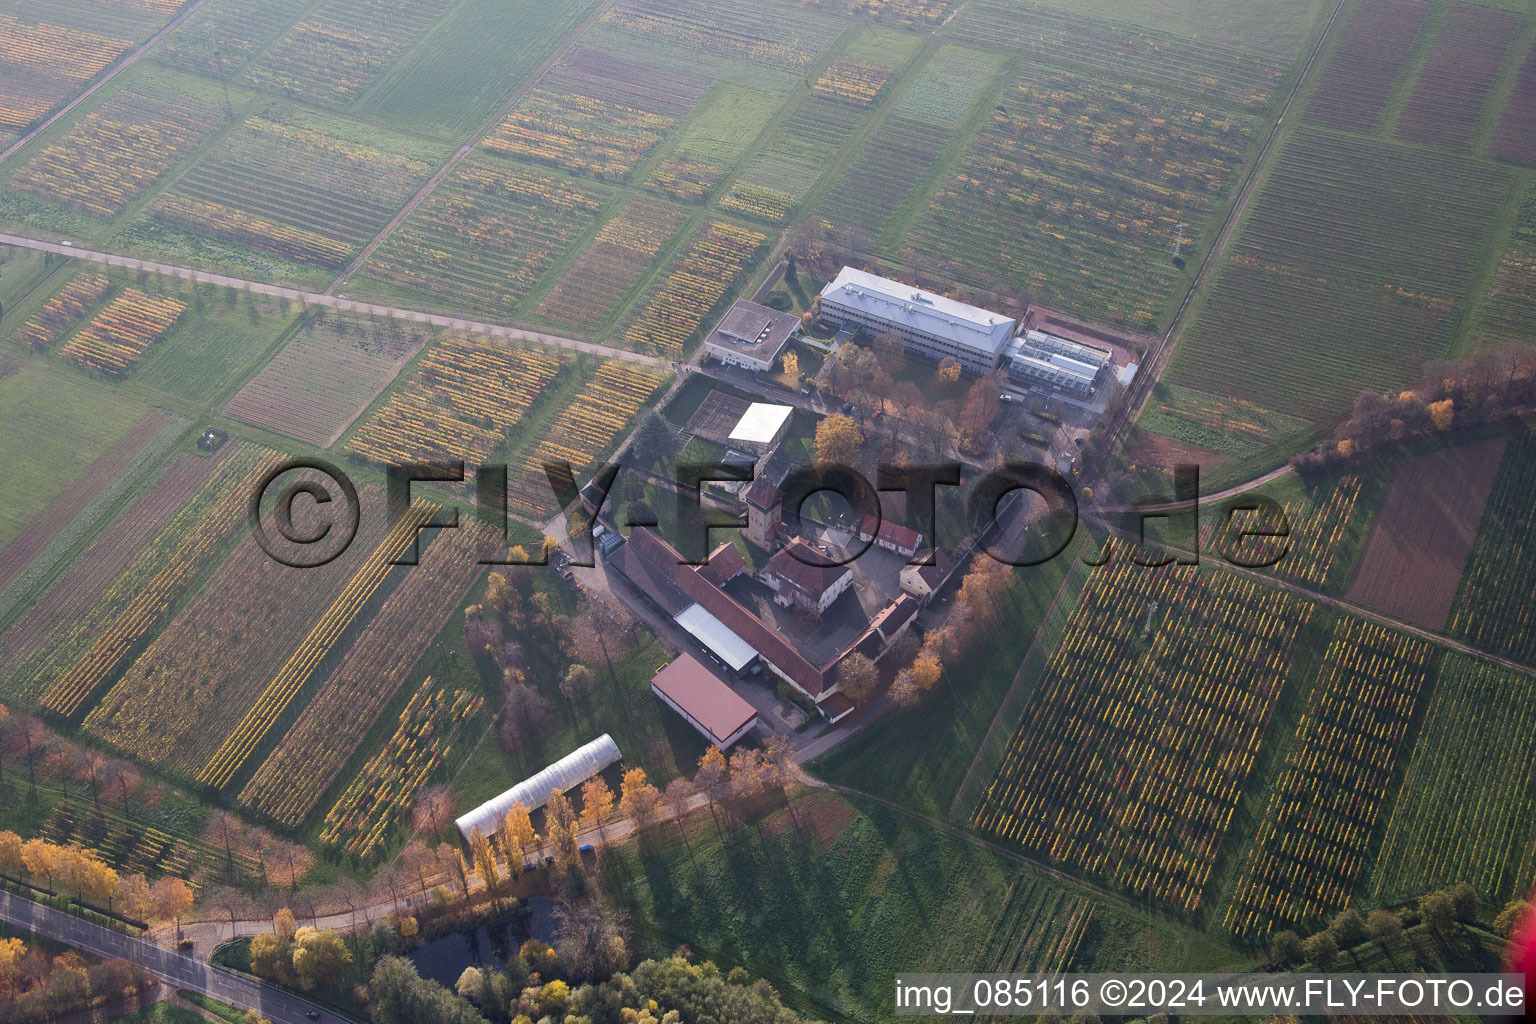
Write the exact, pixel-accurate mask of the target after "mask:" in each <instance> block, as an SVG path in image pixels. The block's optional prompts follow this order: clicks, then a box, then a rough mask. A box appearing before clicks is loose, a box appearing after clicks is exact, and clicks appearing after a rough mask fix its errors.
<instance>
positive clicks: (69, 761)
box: [0, 704, 158, 810]
mask: <svg viewBox="0 0 1536 1024" xmlns="http://www.w3.org/2000/svg"><path fill="white" fill-rule="evenodd" d="M7 761H9V762H10V763H11V764H12V765H19V764H25V765H26V769H27V781H28V782H29V783H30V784H31V785H32V786H34V787H35V786H36V785H37V773H38V772H39V771H42V773H43V775H44V777H45V778H47V779H51V780H52V781H53V782H55V783H57V784H59V785H60V786H61V788H63V790H64V792H65V794H66V795H68V792H69V789H70V787H71V786H72V785H79V786H81V787H82V788H83V789H84V790H85V791H86V792H88V793H89V794H90V797H91V800H92V801H93V802H94V803H95V805H96V806H97V807H98V808H100V807H101V805H102V804H103V803H105V804H107V805H109V806H112V807H120V808H123V809H124V810H131V809H132V808H133V807H134V806H135V805H136V804H139V803H142V802H143V801H142V800H135V799H134V798H135V796H138V795H139V794H140V790H141V788H142V787H143V785H144V777H143V775H142V774H141V773H140V772H139V770H138V769H137V768H136V767H134V766H133V764H132V763H130V762H128V761H124V760H122V759H121V758H115V757H108V756H107V755H105V754H103V753H102V752H101V751H99V750H94V749H92V748H90V747H81V746H78V745H76V744H74V743H71V742H69V741H68V740H66V739H64V738H63V737H61V736H58V735H56V734H55V733H54V732H53V730H51V729H49V728H48V727H47V726H46V725H44V724H43V722H42V721H40V720H39V719H37V718H34V717H32V716H31V715H25V714H19V713H18V714H12V713H11V712H10V711H9V710H8V709H7V708H6V707H5V706H4V705H3V704H0V782H3V781H4V779H5V772H6V763H7ZM155 795H156V797H158V793H156V794H155Z"/></svg>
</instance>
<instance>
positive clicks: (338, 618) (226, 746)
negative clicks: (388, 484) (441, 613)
mask: <svg viewBox="0 0 1536 1024" xmlns="http://www.w3.org/2000/svg"><path fill="white" fill-rule="evenodd" d="M439 510H440V507H439V506H437V505H434V504H432V503H430V502H418V503H417V504H415V505H412V506H411V508H410V510H409V511H408V512H407V513H406V514H405V515H403V516H401V517H400V521H399V522H398V523H396V524H395V525H394V527H393V528H392V529H391V530H390V531H389V533H388V534H387V535H386V536H385V538H384V540H383V541H382V542H381V543H380V544H379V546H378V547H377V548H375V549H374V551H373V553H372V554H371V555H369V556H368V560H367V561H366V562H364V563H363V564H362V567H361V568H359V569H358V570H357V573H356V574H355V575H353V577H352V578H351V579H350V580H348V581H347V585H346V586H345V587H343V588H342V591H341V593H340V594H338V595H337V597H336V600H335V601H334V602H333V603H332V604H331V606H330V607H329V608H327V609H326V610H325V614H324V615H322V616H320V618H319V620H318V621H317V622H316V623H315V625H314V628H313V629H311V630H310V631H309V635H308V636H307V637H305V638H304V642H303V643H301V644H299V646H298V647H297V648H295V649H294V652H293V654H292V655H290V656H289V658H288V660H287V661H286V662H284V663H283V667H282V668H281V669H279V670H278V672H277V675H275V676H273V677H272V681H271V682H269V683H268V684H267V688H266V689H265V690H263V691H262V692H261V696H259V697H257V698H256V702H255V704H253V705H252V706H251V709H250V710H249V711H247V712H246V713H245V717H244V718H242V719H241V720H240V724H239V725H237V726H235V731H234V732H232V733H230V734H229V736H228V737H227V738H226V739H225V740H224V742H223V743H222V744H220V745H219V749H218V750H216V751H215V752H214V754H213V756H212V757H210V758H209V759H208V763H207V764H205V765H203V768H202V770H201V771H199V772H198V773H197V781H199V782H201V783H202V784H203V785H205V786H209V787H211V788H213V789H223V788H224V787H226V786H228V785H229V784H230V781H231V780H233V779H234V777H235V776H236V775H237V774H239V772H240V771H241V769H242V768H243V767H244V766H245V763H246V761H247V760H249V759H250V757H251V755H252V754H253V753H254V752H255V750H256V748H257V747H258V746H260V745H261V743H262V742H263V740H265V738H266V736H267V733H268V732H270V731H271V730H272V727H273V726H274V725H276V724H277V720H278V719H279V718H281V717H282V716H283V713H284V712H286V711H287V710H288V708H289V707H290V706H291V705H292V704H293V702H294V700H295V699H296V698H297V697H298V695H299V692H300V691H301V690H302V689H303V688H304V686H305V684H306V683H307V682H308V681H309V677H310V676H311V675H312V674H313V673H314V671H315V669H316V667H317V666H318V665H319V664H320V662H321V660H322V659H323V658H325V657H326V655H328V654H329V653H330V652H331V649H332V648H333V647H335V646H336V645H337V643H339V642H340V640H341V638H342V636H343V635H345V634H346V632H347V630H348V629H349V628H350V627H351V625H352V623H353V622H354V621H355V620H356V619H357V617H358V616H359V615H361V614H362V612H363V609H364V608H365V607H367V606H368V602H369V601H370V600H372V598H373V596H374V594H375V593H377V592H378V590H379V588H380V587H382V586H383V585H384V582H385V580H386V578H387V577H389V576H390V570H391V569H395V568H398V567H399V563H400V560H401V559H402V558H404V557H405V556H406V554H407V552H411V551H415V550H416V545H417V535H418V534H419V533H420V531H421V528H422V527H424V526H426V525H427V524H429V523H430V522H432V519H433V517H434V515H435V513H437V512H438V511H439Z"/></svg>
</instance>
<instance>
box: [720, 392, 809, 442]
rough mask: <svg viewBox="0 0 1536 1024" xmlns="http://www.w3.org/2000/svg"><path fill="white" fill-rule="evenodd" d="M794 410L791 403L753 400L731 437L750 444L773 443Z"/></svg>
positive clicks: (733, 429)
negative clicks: (774, 403) (770, 402)
mask: <svg viewBox="0 0 1536 1024" xmlns="http://www.w3.org/2000/svg"><path fill="white" fill-rule="evenodd" d="M794 411H795V410H794V407H793V406H789V405H769V404H768V403H767V402H753V403H752V404H751V405H749V406H747V411H746V412H745V413H743V414H742V416H741V419H739V420H737V421H736V426H735V427H733V428H732V429H731V433H730V439H731V440H732V441H745V442H747V443H748V444H772V443H773V441H774V439H775V438H777V437H778V436H779V431H780V430H783V429H784V424H785V423H786V422H788V420H789V416H790V414H791V413H793V412H794Z"/></svg>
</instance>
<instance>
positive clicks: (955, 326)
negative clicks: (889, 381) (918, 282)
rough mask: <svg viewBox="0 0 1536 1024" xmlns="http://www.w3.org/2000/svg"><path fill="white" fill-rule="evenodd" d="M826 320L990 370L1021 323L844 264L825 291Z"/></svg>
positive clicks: (933, 355)
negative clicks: (891, 336)
mask: <svg viewBox="0 0 1536 1024" xmlns="http://www.w3.org/2000/svg"><path fill="white" fill-rule="evenodd" d="M821 319H822V320H824V321H826V322H828V323H831V324H835V325H837V326H839V327H847V328H850V329H852V330H863V331H864V332H866V333H868V334H885V333H888V332H889V333H895V334H898V335H900V336H901V340H902V341H903V342H904V343H905V344H906V346H907V349H908V350H909V351H912V352H917V353H919V354H920V355H924V356H927V357H928V358H930V359H935V360H938V359H943V358H945V357H946V356H953V357H954V358H955V359H958V360H959V361H960V364H961V365H962V366H964V367H965V368H966V369H967V370H972V371H974V372H976V373H987V372H989V371H991V370H992V369H994V368H995V367H996V366H997V364H998V361H999V360H1000V359H1001V358H1002V355H1003V346H1004V345H1006V344H1007V342H1008V339H1009V338H1010V337H1012V336H1013V332H1014V330H1015V329H1016V328H1017V326H1018V321H1017V320H1014V319H1011V318H1009V317H1006V316H1003V315H1002V314H1001V313H993V312H991V311H990V310H985V309H981V308H979V307H977V306H971V305H968V304H966V303H964V302H956V301H955V300H954V299H949V298H945V297H944V296H942V295H936V294H934V293H933V292H928V291H923V290H922V289H921V288H914V287H912V286H911V285H909V284H902V283H901V282H900V281H892V280H890V279H889V278H885V277H878V276H876V275H874V274H868V273H865V272H864V271H862V270H855V269H854V268H852V267H844V268H843V269H842V272H841V273H839V274H838V275H837V278H836V279H835V280H834V281H832V283H831V284H829V285H827V286H826V287H825V288H823V289H822V291H821Z"/></svg>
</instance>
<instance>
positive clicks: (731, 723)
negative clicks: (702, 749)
mask: <svg viewBox="0 0 1536 1024" xmlns="http://www.w3.org/2000/svg"><path fill="white" fill-rule="evenodd" d="M651 692H652V693H654V694H656V696H657V697H659V698H661V702H662V703H663V704H665V705H667V707H669V708H671V709H672V710H673V711H676V712H677V713H678V714H679V715H681V716H683V719H684V720H685V721H687V723H688V724H689V725H691V726H693V727H694V728H695V729H697V730H698V731H699V733H700V735H702V736H703V737H704V738H705V739H706V740H708V741H709V742H710V743H712V744H714V745H715V746H717V747H719V748H720V749H721V750H727V749H729V748H730V747H731V746H732V745H733V744H734V743H735V742H736V741H737V740H739V739H741V738H742V737H743V736H745V735H746V734H747V733H749V732H751V731H752V727H753V726H754V725H756V724H757V711H756V710H754V709H753V707H752V705H751V704H748V703H747V702H746V701H745V700H743V699H742V697H741V696H740V695H739V694H737V693H736V691H735V690H732V689H731V688H730V687H729V686H726V685H725V683H723V682H721V681H720V679H719V678H718V677H716V675H715V674H714V673H713V672H711V671H710V670H709V669H708V668H706V667H705V666H704V665H702V664H700V663H699V662H698V661H697V660H695V659H694V658H693V657H691V656H690V655H687V654H684V655H682V656H681V657H679V658H678V659H677V660H676V661H674V662H672V664H670V665H668V666H667V667H666V668H664V669H662V670H661V671H660V672H658V673H656V675H655V677H654V678H652V679H651Z"/></svg>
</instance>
